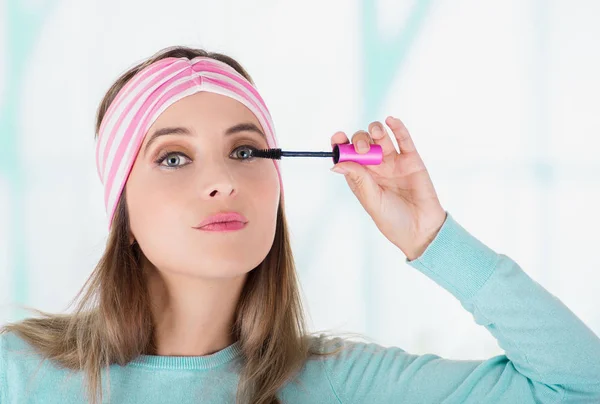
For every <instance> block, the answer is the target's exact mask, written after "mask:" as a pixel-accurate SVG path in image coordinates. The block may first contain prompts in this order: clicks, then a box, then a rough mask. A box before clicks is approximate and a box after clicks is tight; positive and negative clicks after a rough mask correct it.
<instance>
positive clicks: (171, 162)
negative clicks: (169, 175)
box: [158, 152, 190, 168]
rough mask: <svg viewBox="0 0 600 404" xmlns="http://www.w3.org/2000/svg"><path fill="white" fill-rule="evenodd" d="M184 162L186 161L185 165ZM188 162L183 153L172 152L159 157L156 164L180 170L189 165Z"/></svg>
mask: <svg viewBox="0 0 600 404" xmlns="http://www.w3.org/2000/svg"><path fill="white" fill-rule="evenodd" d="M185 160H188V162H187V163H186V162H185ZM189 160H190V159H189V158H188V157H187V156H186V155H185V154H183V153H179V152H172V153H168V154H165V155H164V156H163V157H160V158H159V160H158V164H160V165H161V166H163V167H169V168H180V167H183V166H185V165H187V164H189Z"/></svg>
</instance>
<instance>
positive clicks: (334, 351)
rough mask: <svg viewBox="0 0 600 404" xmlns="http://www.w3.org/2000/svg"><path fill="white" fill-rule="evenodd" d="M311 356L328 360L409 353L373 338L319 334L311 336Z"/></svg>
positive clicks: (355, 335) (357, 335)
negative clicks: (382, 343)
mask: <svg viewBox="0 0 600 404" xmlns="http://www.w3.org/2000/svg"><path fill="white" fill-rule="evenodd" d="M310 346H311V353H313V355H314V356H313V357H315V358H318V359H323V360H329V361H335V360H337V361H339V360H342V361H344V360H356V359H369V358H373V357H376V356H381V355H398V354H402V355H409V354H407V353H406V351H404V350H403V349H402V348H399V347H396V346H392V347H385V346H383V345H381V344H379V343H377V342H374V341H373V340H371V339H369V338H367V337H365V336H362V335H359V334H350V333H347V334H345V335H327V334H320V335H318V336H317V335H315V336H313V337H312V338H311V344H310Z"/></svg>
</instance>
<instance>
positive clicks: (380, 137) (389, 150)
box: [369, 121, 398, 159]
mask: <svg viewBox="0 0 600 404" xmlns="http://www.w3.org/2000/svg"><path fill="white" fill-rule="evenodd" d="M369 132H371V138H372V139H373V141H374V142H375V144H378V145H380V146H381V152H382V153H383V158H384V159H386V157H390V156H396V154H398V150H396V146H394V143H393V142H392V138H391V137H390V135H389V133H388V131H387V130H386V129H385V127H384V126H383V125H382V124H381V122H378V121H375V122H371V123H370V124H369Z"/></svg>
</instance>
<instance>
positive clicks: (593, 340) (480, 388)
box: [323, 213, 600, 404]
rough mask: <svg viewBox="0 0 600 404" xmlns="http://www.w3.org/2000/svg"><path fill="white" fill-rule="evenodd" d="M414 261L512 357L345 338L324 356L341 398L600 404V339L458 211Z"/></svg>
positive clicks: (417, 267) (388, 401)
mask: <svg viewBox="0 0 600 404" xmlns="http://www.w3.org/2000/svg"><path fill="white" fill-rule="evenodd" d="M406 262H407V263H408V264H409V265H411V266H412V267H414V268H416V269H418V270H419V271H421V272H422V273H424V274H425V275H427V276H428V277H430V278H431V279H432V280H434V281H435V282H437V283H438V284H439V285H440V286H442V287H443V288H445V289H446V290H448V291H449V292H450V293H452V294H453V295H454V296H455V297H456V298H457V299H459V301H460V303H461V305H462V306H463V307H464V308H465V309H466V310H468V311H469V312H471V313H472V315H473V318H474V320H475V322H476V323H477V324H479V325H483V326H484V327H486V328H487V329H488V330H489V332H490V333H492V335H493V336H494V337H495V338H496V339H497V341H498V344H499V345H500V347H501V348H502V349H503V350H504V351H505V355H498V356H495V357H492V358H490V359H487V360H448V359H443V358H440V357H439V356H437V355H433V354H426V355H413V354H409V353H407V352H405V351H404V350H402V349H400V348H397V347H391V348H384V347H381V346H379V345H377V344H373V343H370V344H364V343H349V342H347V341H345V342H343V344H344V345H347V348H348V349H344V350H342V353H341V354H339V355H340V356H337V357H336V358H335V359H334V360H325V361H323V366H324V368H325V371H326V374H327V377H328V379H329V382H330V383H331V387H332V389H333V390H334V392H335V394H336V395H337V397H338V400H339V402H340V403H359V402H360V403H362V402H378V403H392V402H402V403H461V404H462V403H478V404H479V403H600V339H599V338H598V337H597V336H596V335H595V334H594V333H593V332H592V330H590V329H589V328H588V327H587V326H586V325H585V324H584V323H583V322H582V321H581V320H580V319H579V318H577V317H576V316H575V315H574V314H573V313H572V312H571V311H570V310H569V309H568V308H567V307H566V306H565V305H564V304H563V303H562V302H561V301H560V300H559V299H558V298H556V297H555V296H553V295H552V294H550V293H549V292H548V291H546V290H545V289H544V288H543V287H542V286H541V285H539V284H538V283H537V282H535V281H534V280H532V279H531V278H530V277H529V276H528V275H527V274H526V273H525V272H524V271H523V270H522V269H521V268H520V267H519V265H518V264H517V263H516V262H514V261H513V260H511V259H510V258H509V257H507V256H505V255H503V254H497V253H495V252H494V251H492V250H491V249H490V248H488V247H487V246H485V245H484V244H483V243H481V242H480V241H479V240H477V239H476V238H475V237H473V236H472V235H471V234H470V233H468V232H467V231H466V230H465V229H464V228H463V227H461V226H460V225H459V224H458V223H457V222H456V221H455V220H454V219H453V217H452V216H451V215H450V214H448V213H447V216H446V220H445V222H444V224H443V225H442V227H441V229H440V231H439V232H438V234H437V235H436V237H435V239H434V240H433V241H432V242H431V244H430V245H429V246H428V247H427V249H426V250H425V252H424V253H423V254H422V255H421V256H420V257H419V258H417V259H415V260H413V261H408V260H406Z"/></svg>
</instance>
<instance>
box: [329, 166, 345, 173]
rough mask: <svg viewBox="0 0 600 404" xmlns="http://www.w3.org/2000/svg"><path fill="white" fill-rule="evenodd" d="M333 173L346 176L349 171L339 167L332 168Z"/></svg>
mask: <svg viewBox="0 0 600 404" xmlns="http://www.w3.org/2000/svg"><path fill="white" fill-rule="evenodd" d="M331 171H333V172H334V173H338V174H346V173H347V171H346V170H345V169H344V168H342V167H338V166H333V167H331Z"/></svg>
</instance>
